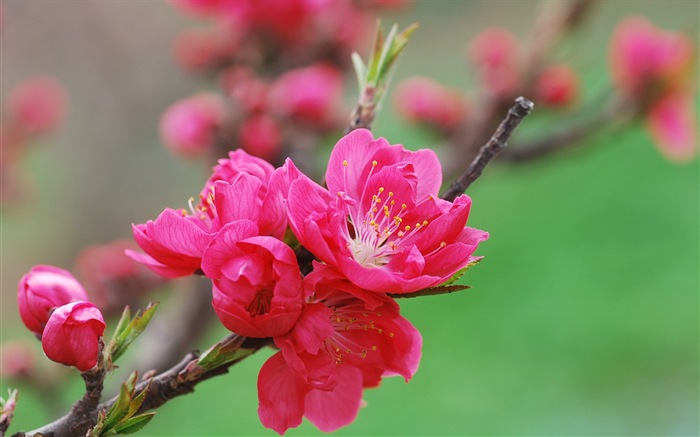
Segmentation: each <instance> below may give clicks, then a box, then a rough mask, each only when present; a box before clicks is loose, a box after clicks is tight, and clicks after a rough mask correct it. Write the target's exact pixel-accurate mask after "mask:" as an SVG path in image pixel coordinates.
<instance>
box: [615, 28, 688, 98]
mask: <svg viewBox="0 0 700 437" xmlns="http://www.w3.org/2000/svg"><path fill="white" fill-rule="evenodd" d="M609 57H610V68H611V70H612V77H613V80H614V82H615V85H616V86H617V87H618V88H619V89H620V90H622V91H623V92H624V93H625V94H628V95H631V96H633V97H637V98H639V97H641V96H642V95H643V94H644V95H645V94H647V93H652V94H653V93H657V94H658V93H660V92H661V93H663V92H664V90H667V89H668V88H669V87H670V88H675V87H677V86H678V85H679V84H681V83H683V82H684V81H686V80H687V79H688V73H689V72H690V67H691V64H692V59H693V47H692V43H691V42H690V39H689V38H688V37H687V36H685V35H683V34H681V33H676V32H669V31H664V30H661V29H659V28H657V27H656V26H654V25H653V24H651V23H650V22H649V21H647V20H646V19H644V18H641V17H633V18H628V19H626V20H624V21H622V22H621V23H620V24H619V25H618V26H617V28H616V29H615V33H614V34H613V36H612V40H611V42H610V52H609Z"/></svg>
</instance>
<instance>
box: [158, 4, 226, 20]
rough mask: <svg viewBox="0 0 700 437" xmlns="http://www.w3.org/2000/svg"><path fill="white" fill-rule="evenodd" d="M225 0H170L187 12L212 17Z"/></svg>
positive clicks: (201, 16)
mask: <svg viewBox="0 0 700 437" xmlns="http://www.w3.org/2000/svg"><path fill="white" fill-rule="evenodd" d="M222 1H223V0H170V3H171V4H172V5H173V6H175V7H176V8H178V9H180V11H182V12H183V13H185V14H189V15H192V16H194V17H200V18H203V17H210V16H212V15H215V14H216V13H217V11H218V10H219V8H220V6H221V3H222Z"/></svg>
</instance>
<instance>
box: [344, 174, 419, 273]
mask: <svg viewBox="0 0 700 437" xmlns="http://www.w3.org/2000/svg"><path fill="white" fill-rule="evenodd" d="M343 167H344V168H343V170H344V174H345V189H346V191H345V192H339V193H338V197H340V198H347V194H346V193H347V171H346V169H347V167H348V162H347V161H343ZM376 167H377V161H372V168H371V169H370V173H369V175H367V179H365V186H364V187H363V189H362V193H361V195H360V199H354V200H357V202H356V203H355V202H345V204H346V210H347V217H348V223H347V233H346V235H345V237H346V241H347V247H348V248H349V249H350V252H351V253H352V256H353V258H355V261H357V262H358V263H360V264H361V265H363V266H365V267H381V266H384V265H386V264H388V263H389V261H391V257H392V256H393V255H394V254H396V253H400V252H402V251H403V243H404V242H405V240H406V239H407V238H408V237H410V236H412V235H413V234H415V233H416V232H418V231H419V230H420V229H422V228H423V227H425V226H426V225H427V224H428V221H427V220H424V221H423V222H422V223H416V224H415V225H414V226H411V225H403V221H404V216H405V215H406V209H407V206H406V204H405V203H402V204H401V205H398V204H397V203H396V200H395V199H394V198H393V197H394V193H393V192H392V191H386V190H385V188H384V187H379V188H378V189H377V191H376V192H375V193H373V194H371V196H372V201H371V202H370V203H369V206H368V207H366V208H365V207H363V204H364V199H365V196H367V195H369V194H368V193H367V191H368V186H367V185H368V181H369V179H370V177H371V176H372V173H374V169H375V168H376Z"/></svg>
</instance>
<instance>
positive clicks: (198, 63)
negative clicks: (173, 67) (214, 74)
mask: <svg viewBox="0 0 700 437" xmlns="http://www.w3.org/2000/svg"><path fill="white" fill-rule="evenodd" d="M237 39H238V38H237V35H236V34H235V33H234V32H233V31H232V30H229V29H228V28H227V27H224V26H219V27H209V28H195V29H186V30H184V31H182V32H181V33H180V34H179V35H178V36H177V38H176V39H175V44H174V46H173V55H174V57H175V60H176V61H177V62H178V63H179V64H180V65H182V66H183V67H185V68H187V69H190V70H205V69H208V68H215V67H217V66H219V65H221V64H223V63H224V62H226V61H227V60H228V59H230V58H231V57H232V56H233V55H234V54H235V53H236V50H238V41H237Z"/></svg>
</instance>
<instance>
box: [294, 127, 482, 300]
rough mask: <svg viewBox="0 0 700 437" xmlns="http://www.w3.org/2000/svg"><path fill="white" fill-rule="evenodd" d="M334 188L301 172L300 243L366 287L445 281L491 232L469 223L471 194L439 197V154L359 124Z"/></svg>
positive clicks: (338, 158) (343, 152) (399, 289)
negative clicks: (390, 139)
mask: <svg viewBox="0 0 700 437" xmlns="http://www.w3.org/2000/svg"><path fill="white" fill-rule="evenodd" d="M326 183H327V185H328V190H326V189H324V188H323V187H321V186H319V185H318V184H316V183H314V182H313V181H311V180H310V179H309V178H307V177H304V176H300V177H299V178H298V179H297V180H295V181H293V182H291V185H290V189H289V202H288V208H289V223H290V226H291V228H292V231H293V232H294V234H295V235H296V236H297V238H298V239H299V242H300V243H301V244H302V245H303V246H304V247H306V248H307V249H309V250H310V251H311V252H312V253H313V254H314V255H316V256H317V257H318V258H319V259H321V260H322V261H323V262H325V263H326V264H328V265H329V266H331V267H333V268H335V269H337V270H338V271H339V272H341V273H342V274H343V275H344V276H345V277H347V278H348V279H349V280H350V281H351V282H353V283H354V284H356V285H358V286H359V287H362V288H365V289H368V290H372V291H376V292H387V293H408V292H412V291H417V290H421V289H423V288H426V287H431V286H434V285H438V284H440V283H442V282H444V281H445V280H447V279H449V278H450V277H451V276H452V275H453V274H454V273H456V272H457V271H458V270H459V269H461V268H463V267H464V266H466V265H467V264H468V263H469V262H470V260H472V259H473V256H472V254H473V253H474V251H475V250H476V248H477V245H478V244H479V242H481V241H483V240H485V239H487V238H488V234H487V233H486V232H483V231H480V230H477V229H472V228H466V227H465V224H466V222H467V218H468V216H469V209H470V206H471V200H470V199H469V197H467V196H466V195H462V196H460V197H458V198H457V199H455V201H454V203H452V202H448V201H445V200H442V199H440V198H438V190H439V189H440V185H441V183H442V169H441V167H440V163H439V161H438V159H437V156H436V155H435V153H434V152H433V151H431V150H428V149H424V150H419V151H417V152H411V151H408V150H406V149H404V148H403V147H402V146H400V145H394V146H392V145H390V144H389V143H388V142H387V141H386V140H385V139H383V138H379V139H376V140H375V139H374V138H373V137H372V134H371V132H369V131H368V130H364V129H358V130H355V131H353V132H351V133H350V134H348V135H346V136H345V137H344V138H342V139H341V140H340V141H339V142H338V144H337V145H336V146H335V148H334V149H333V152H332V153H331V157H330V160H329V163H328V169H327V171H326Z"/></svg>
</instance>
